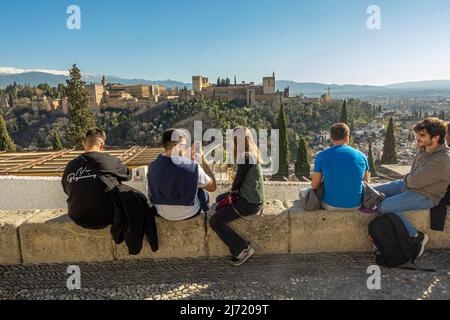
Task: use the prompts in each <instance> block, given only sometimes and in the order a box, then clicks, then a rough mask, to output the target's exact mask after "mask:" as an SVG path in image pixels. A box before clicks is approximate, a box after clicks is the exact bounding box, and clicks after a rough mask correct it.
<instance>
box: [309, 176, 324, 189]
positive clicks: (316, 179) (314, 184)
mask: <svg viewBox="0 0 450 320" xmlns="http://www.w3.org/2000/svg"><path fill="white" fill-rule="evenodd" d="M321 184H322V173H320V172H314V174H313V176H312V181H311V189H313V190H317V189H319V187H320V185H321Z"/></svg>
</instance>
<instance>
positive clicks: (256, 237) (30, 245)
mask: <svg viewBox="0 0 450 320" xmlns="http://www.w3.org/2000/svg"><path fill="white" fill-rule="evenodd" d="M407 216H408V218H410V219H411V221H412V222H413V223H414V225H415V226H416V227H418V229H419V230H422V231H425V232H427V233H428V234H429V236H430V242H429V245H428V247H429V248H450V217H449V219H448V220H447V225H446V230H445V232H435V231H431V230H430V228H429V226H430V215H429V211H417V212H414V213H408V214H407ZM373 218H374V216H373V215H365V214H362V213H360V212H359V211H353V212H352V211H348V212H328V211H316V212H305V211H303V210H302V208H300V206H299V203H298V201H285V202H284V203H283V202H282V201H280V200H269V201H268V202H267V203H266V206H265V209H264V211H263V213H262V215H259V216H250V217H249V218H248V219H249V220H250V222H248V221H245V220H242V219H239V220H237V221H234V222H232V224H231V225H232V227H233V228H234V229H235V230H236V231H237V232H238V233H240V234H241V235H242V236H243V237H244V238H245V239H246V240H248V241H250V242H251V243H252V246H253V247H254V248H255V249H256V253H257V254H289V253H293V254H296V253H316V252H356V251H369V250H370V242H369V240H368V235H367V225H368V224H369V223H370V221H371V220H372V219H373ZM157 226H158V237H159V251H158V252H156V253H153V252H151V250H150V248H149V245H148V242H147V240H146V239H145V241H144V247H143V249H142V252H141V253H140V254H139V255H138V256H130V255H128V251H127V248H126V246H125V244H121V245H118V246H117V245H115V243H114V242H113V240H112V238H111V235H110V233H109V228H107V229H104V230H86V229H82V228H80V227H78V226H76V225H75V224H74V223H73V222H72V221H71V220H70V219H69V218H68V216H67V214H66V211H65V210H43V211H0V264H20V263H25V264H28V263H53V262H74V263H75V262H91V261H99V262H100V261H111V260H129V259H163V258H188V257H190V258H197V257H215V256H228V255H229V251H228V248H227V247H226V246H225V245H224V244H223V243H222V241H221V240H220V239H219V237H218V236H217V235H216V234H215V233H214V231H213V230H211V228H210V227H209V225H208V224H207V221H206V217H205V216H204V215H200V216H198V217H196V218H194V219H191V220H186V221H179V222H173V221H166V220H164V219H162V218H159V217H157Z"/></svg>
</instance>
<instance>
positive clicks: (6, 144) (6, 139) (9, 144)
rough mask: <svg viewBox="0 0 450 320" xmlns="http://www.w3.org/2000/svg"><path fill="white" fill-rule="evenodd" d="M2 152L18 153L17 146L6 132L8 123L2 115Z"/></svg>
mask: <svg viewBox="0 0 450 320" xmlns="http://www.w3.org/2000/svg"><path fill="white" fill-rule="evenodd" d="M0 151H7V152H10V151H16V146H15V144H14V142H13V140H12V139H11V137H10V136H9V133H8V130H6V123H5V120H4V119H3V116H2V115H1V114H0Z"/></svg>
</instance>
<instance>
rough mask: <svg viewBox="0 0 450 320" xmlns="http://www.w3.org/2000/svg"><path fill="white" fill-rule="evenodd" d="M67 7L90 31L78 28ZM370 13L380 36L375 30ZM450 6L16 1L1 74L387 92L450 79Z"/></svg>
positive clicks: (2, 25)
mask: <svg viewBox="0 0 450 320" xmlns="http://www.w3.org/2000/svg"><path fill="white" fill-rule="evenodd" d="M69 5H77V6H79V7H80V10H81V29H80V30H69V29H68V28H67V26H66V21H67V19H68V18H69V14H67V13H66V10H67V7H68V6H69ZM371 5H376V6H378V7H379V8H380V14H381V29H380V30H370V29H369V28H368V27H367V20H368V19H369V18H370V16H371V14H368V13H367V9H368V7H369V6H371ZM449 58H450V1H448V0H426V1H424V0H410V1H405V0H220V1H219V0H158V1H155V0H128V1H118V0H108V1H106V0H70V1H67V0H15V1H2V2H1V6H0V67H15V68H24V69H28V68H29V69H52V70H67V69H68V68H70V66H71V65H72V64H73V63H77V65H78V66H79V67H80V68H81V70H82V71H83V72H86V73H92V74H107V75H114V76H119V77H124V78H142V79H148V80H165V79H173V80H179V81H184V82H190V81H191V77H192V76H193V75H197V74H198V75H204V76H207V77H209V78H210V81H211V82H215V81H216V79H217V77H222V78H225V77H229V78H230V79H233V78H234V76H235V75H236V77H237V80H238V81H239V82H241V81H246V82H249V81H254V82H257V83H258V82H261V79H262V77H263V76H267V75H271V74H272V72H275V73H276V76H277V79H278V80H293V81H297V82H321V83H335V84H349V83H352V84H370V85H383V84H389V83H396V82H404V81H419V80H437V79H450V59H449Z"/></svg>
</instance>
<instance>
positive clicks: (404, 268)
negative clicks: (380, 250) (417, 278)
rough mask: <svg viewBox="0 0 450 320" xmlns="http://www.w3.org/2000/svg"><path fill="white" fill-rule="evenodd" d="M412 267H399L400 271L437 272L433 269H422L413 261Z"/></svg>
mask: <svg viewBox="0 0 450 320" xmlns="http://www.w3.org/2000/svg"><path fill="white" fill-rule="evenodd" d="M411 264H412V265H413V266H412V267H398V269H402V270H417V271H423V272H436V269H432V268H420V267H419V266H418V265H417V264H416V262H415V261H414V260H413V261H411Z"/></svg>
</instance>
